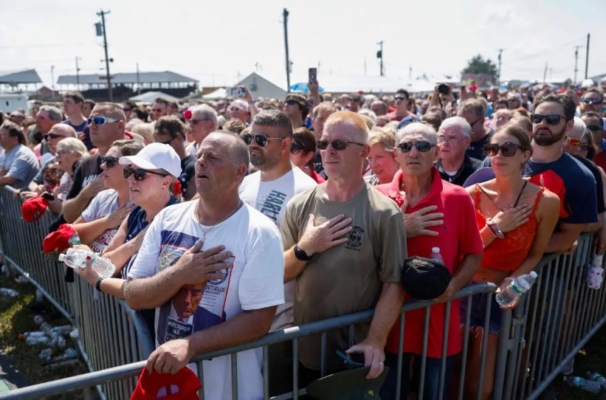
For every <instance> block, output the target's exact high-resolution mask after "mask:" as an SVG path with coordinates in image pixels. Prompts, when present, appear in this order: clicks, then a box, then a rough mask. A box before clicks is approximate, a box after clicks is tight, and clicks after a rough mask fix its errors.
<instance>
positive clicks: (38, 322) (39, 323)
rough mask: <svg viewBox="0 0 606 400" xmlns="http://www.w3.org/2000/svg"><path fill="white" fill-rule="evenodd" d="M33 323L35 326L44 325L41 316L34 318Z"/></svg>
mask: <svg viewBox="0 0 606 400" xmlns="http://www.w3.org/2000/svg"><path fill="white" fill-rule="evenodd" d="M34 323H35V324H36V325H42V324H43V323H44V317H43V316H42V315H36V316H34Z"/></svg>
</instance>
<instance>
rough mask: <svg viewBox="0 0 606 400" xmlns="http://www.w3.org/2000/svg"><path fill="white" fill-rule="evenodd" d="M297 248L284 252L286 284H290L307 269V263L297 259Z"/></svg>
mask: <svg viewBox="0 0 606 400" xmlns="http://www.w3.org/2000/svg"><path fill="white" fill-rule="evenodd" d="M294 249H295V246H293V247H291V248H290V249H288V250H286V251H285V252H284V283H286V282H290V281H292V280H293V279H295V278H296V277H297V276H299V275H301V272H303V270H304V269H305V266H306V265H307V261H301V260H299V259H298V258H297V257H295V250H294Z"/></svg>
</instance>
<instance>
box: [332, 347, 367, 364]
mask: <svg viewBox="0 0 606 400" xmlns="http://www.w3.org/2000/svg"><path fill="white" fill-rule="evenodd" d="M336 353H337V356H338V357H339V358H340V359H341V360H343V361H344V362H345V363H346V364H347V365H349V366H350V367H353V368H362V367H365V366H366V365H365V364H364V355H363V354H359V353H351V354H345V353H344V352H342V351H341V350H337V352H336Z"/></svg>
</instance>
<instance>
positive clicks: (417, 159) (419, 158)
mask: <svg viewBox="0 0 606 400" xmlns="http://www.w3.org/2000/svg"><path fill="white" fill-rule="evenodd" d="M396 143H397V144H396V149H395V150H394V151H396V157H397V159H398V163H399V164H400V170H399V171H398V172H397V173H396V175H395V176H394V179H393V181H392V182H391V183H388V184H384V185H380V186H377V187H376V188H377V190H379V191H380V192H381V193H383V194H385V195H386V196H388V197H390V198H391V199H392V200H394V201H395V202H396V203H397V204H398V205H399V206H400V207H402V208H405V209H403V210H402V211H403V212H404V213H405V215H410V214H413V213H415V212H418V211H419V210H422V209H425V208H427V207H430V206H435V213H434V214H435V215H434V216H439V215H438V214H439V213H441V214H442V215H443V217H442V220H435V219H434V223H430V224H428V225H426V226H425V227H424V229H423V230H419V231H417V232H409V229H412V227H411V228H409V227H408V226H407V234H406V245H407V248H408V249H409V257H410V256H421V257H430V255H431V249H432V248H433V247H439V248H440V253H441V255H442V258H443V259H444V264H445V265H446V267H447V268H448V269H449V270H450V272H451V274H452V281H451V283H450V285H449V287H448V289H447V290H446V292H445V293H444V294H443V295H442V296H440V297H438V298H436V299H434V301H435V302H436V303H439V304H436V305H434V306H432V307H431V308H430V322H429V331H428V333H427V336H428V346H427V364H426V369H425V382H419V386H420V385H421V384H424V396H423V398H424V399H425V400H427V399H430V400H434V399H436V400H437V399H438V398H439V395H440V392H441V393H443V398H447V393H448V382H449V376H450V373H451V371H452V366H453V364H454V356H455V355H456V354H458V353H459V352H460V351H461V334H460V329H459V301H458V300H454V301H452V303H451V307H450V320H449V328H448V346H447V350H446V355H447V361H446V379H445V381H444V382H445V384H444V386H445V387H441V388H440V387H439V386H440V385H439V382H440V368H441V364H442V363H441V355H442V343H443V339H444V317H445V311H446V307H445V304H444V303H446V302H448V301H449V299H450V298H451V297H452V296H453V295H454V294H455V293H456V292H457V291H459V290H460V289H461V288H462V287H464V286H465V285H467V284H468V283H469V281H470V280H471V278H472V276H473V274H474V273H475V271H476V270H477V269H478V267H479V266H480V262H481V260H482V250H483V244H482V239H481V237H480V232H479V230H478V226H477V225H476V220H475V211H474V208H473V204H472V201H471V198H470V197H469V195H468V194H467V193H466V192H465V190H464V189H463V188H461V187H459V186H455V185H453V184H451V183H448V182H446V181H443V180H442V179H441V178H440V173H439V171H438V170H437V169H435V168H434V167H433V164H434V162H435V161H436V159H437V157H438V153H439V146H438V144H437V143H438V136H437V133H436V131H435V130H434V129H433V128H432V127H430V126H427V125H424V124H422V123H412V124H410V125H408V126H406V127H405V128H403V129H401V130H400V131H398V133H397V135H396ZM427 216H430V214H427ZM440 222H442V223H440ZM415 234H416V235H415ZM407 299H410V296H407ZM424 324H425V309H420V310H417V311H410V312H407V313H406V314H405V325H404V326H405V331H404V348H403V349H402V351H403V352H404V358H403V362H402V372H401V379H402V391H401V396H400V399H406V398H407V395H408V386H409V383H410V376H411V371H410V368H411V365H413V366H414V368H415V374H414V376H420V375H421V374H420V365H421V359H422V357H421V356H422V354H423V338H424V336H425V333H424V332H423V331H424ZM399 334H400V332H399V323H396V324H395V325H394V327H393V328H392V330H391V333H390V335H389V338H388V340H387V346H386V349H385V350H386V360H385V365H386V366H389V367H390V371H389V374H388V376H387V379H386V381H385V384H384V385H383V389H382V390H381V398H385V399H393V398H394V397H395V391H396V382H397V374H398V368H397V366H398V364H397V363H398V355H397V353H398V350H399V349H398V343H399V340H398V339H399ZM411 361H413V362H412V363H411Z"/></svg>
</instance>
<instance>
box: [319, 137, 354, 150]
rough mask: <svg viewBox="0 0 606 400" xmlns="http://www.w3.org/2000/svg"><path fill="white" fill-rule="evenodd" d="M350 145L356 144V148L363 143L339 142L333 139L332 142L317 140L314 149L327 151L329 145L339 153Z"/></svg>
mask: <svg viewBox="0 0 606 400" xmlns="http://www.w3.org/2000/svg"><path fill="white" fill-rule="evenodd" d="M350 144H356V145H358V146H364V144H363V143H357V142H350V141H347V140H341V139H335V140H332V141H329V140H318V141H317V142H316V147H317V148H318V149H320V150H326V149H328V145H331V146H332V148H333V149H335V150H337V151H341V150H345V149H346V148H347V146H348V145H350Z"/></svg>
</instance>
